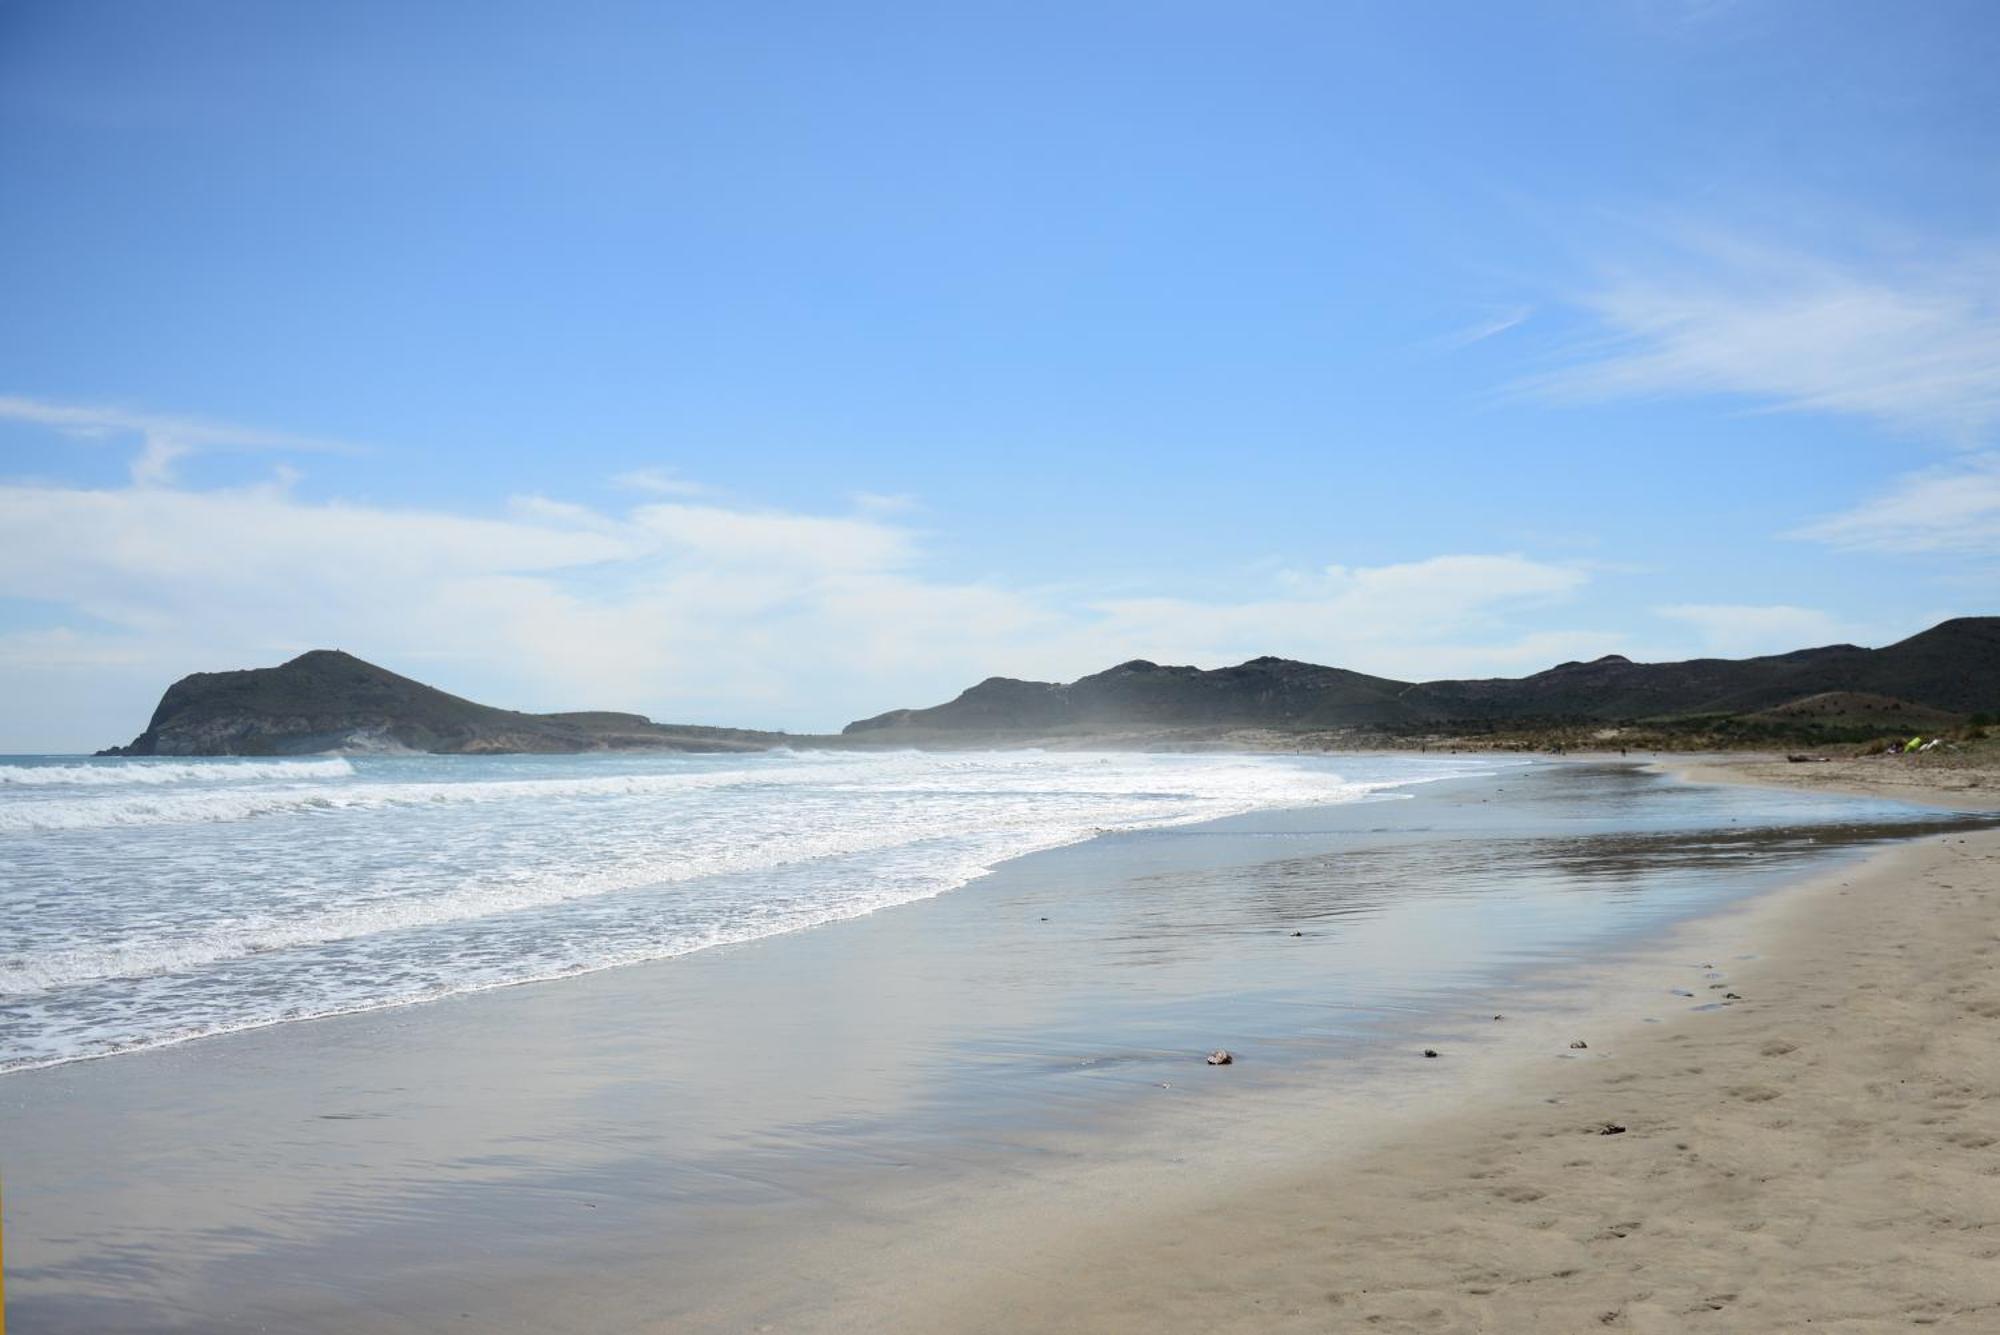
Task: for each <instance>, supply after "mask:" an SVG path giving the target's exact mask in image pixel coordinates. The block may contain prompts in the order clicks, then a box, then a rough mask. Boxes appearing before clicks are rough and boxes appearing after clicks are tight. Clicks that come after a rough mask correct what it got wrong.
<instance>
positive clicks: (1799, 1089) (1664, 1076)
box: [813, 762, 2000, 1332]
mask: <svg viewBox="0 0 2000 1335" xmlns="http://www.w3.org/2000/svg"><path fill="white" fill-rule="evenodd" d="M1750 763H1755V762H1750ZM1676 768H1677V770H1678V769H1679V767H1676ZM1744 768H1745V766H1743V765H1740V764H1739V765H1738V766H1732V767H1731V771H1732V772H1731V773H1730V778H1729V779H1728V780H1726V781H1733V782H1760V781H1761V782H1762V783H1764V784H1767V785H1774V784H1775V783H1776V782H1777V781H1775V780H1773V779H1772V778H1770V777H1762V778H1761V780H1760V778H1758V777H1752V775H1755V774H1756V771H1751V772H1750V773H1749V774H1746V773H1745V772H1744ZM1780 768H1781V769H1782V768H1783V764H1782V762H1780ZM1713 770H1714V766H1713V763H1712V762H1711V763H1710V764H1707V765H1700V766H1689V767H1686V769H1685V770H1680V771H1679V772H1682V773H1685V775H1686V777H1688V778H1690V779H1692V780H1695V781H1702V782H1706V781H1709V780H1710V778H1711V775H1712V774H1713ZM1815 777H1817V776H1815ZM1871 795H1877V796H1895V797H1905V796H1906V793H1905V792H1904V790H1903V789H1902V788H1901V787H1898V788H1897V789H1896V790H1895V791H1894V792H1882V791H1880V790H1876V791H1875V792H1874V793H1872V794H1871ZM1931 801H1932V802H1933V803H1934V804H1937V805H1959V804H1960V803H1959V799H1958V796H1957V794H1956V793H1952V794H1950V795H1945V794H1938V793H1933V794H1932V797H1931ZM1996 894H2000V831H1992V830H1988V831H1976V832H1968V833H1963V834H1952V835H1949V836H1944V837H1935V836H1934V837H1928V838H1921V839H1913V840H1910V841H1906V842H1904V843H1902V844H1899V845H1897V846H1895V847H1892V848H1889V849H1886V850H1882V851H1880V852H1877V853H1875V854H1873V855H1871V856H1869V857H1868V858H1866V859H1865V860H1864V861H1862V862H1860V863H1858V864H1850V865H1848V866H1844V867H1839V868H1835V869H1832V870H1831V871H1828V872H1825V873H1823V874H1819V875H1815V876H1812V877H1809V878H1806V879H1803V880H1801V881H1799V882H1797V883H1795V884H1793V885H1790V886H1787V887H1785V888H1782V889H1779V890H1777V891H1775V892H1773V893H1770V894H1767V895H1764V896H1760V897H1758V898H1757V899H1755V900H1752V901H1750V902H1747V903H1744V904H1740V905H1737V906H1735V907H1733V908H1730V909H1726V910H1724V911H1722V912H1720V913H1716V914H1712V915H1709V916H1707V917H1704V918H1700V919H1696V920H1693V921H1691V922H1689V923H1686V924H1684V925H1683V926H1682V927H1680V928H1679V929H1678V930H1676V931H1674V932H1672V933H1671V934H1670V935H1669V937H1668V939H1667V940H1666V941H1665V942H1663V943H1662V944H1661V945H1660V946H1659V948H1658V949H1657V950H1653V951H1647V952H1642V953H1641V954H1639V955H1637V956H1635V957H1632V958H1630V959H1627V960H1624V961H1620V962H1618V963H1616V964H1614V965H1612V966H1611V967H1610V968H1608V969H1604V970H1599V971H1597V973H1596V976H1595V977H1594V978H1592V979H1591V980H1590V986H1591V988H1592V989H1593V991H1595V992H1597V993H1598V995H1599V997H1600V998H1608V997H1610V996H1616V995H1622V996H1625V997H1627V998H1629V997H1630V996H1632V995H1634V994H1635V993H1636V992H1638V991H1640V990H1642V989H1644V988H1645V987H1646V985H1647V984H1649V983H1650V984H1654V985H1657V983H1658V982H1659V981H1660V979H1661V978H1663V977H1666V976H1671V974H1670V971H1671V970H1672V969H1674V968H1676V967H1682V968H1684V967H1685V966H1686V965H1687V961H1688V960H1689V959H1691V958H1694V957H1696V956H1699V957H1700V958H1699V960H1697V961H1696V962H1697V963H1715V964H1717V965H1718V968H1717V969H1715V970H1703V971H1702V972H1703V973H1704V974H1707V975H1710V976H1714V975H1716V974H1720V975H1721V976H1722V977H1723V978H1724V979H1725V980H1726V988H1727V990H1729V991H1735V992H1740V993H1741V995H1742V997H1743V1000H1742V1001H1741V1002H1740V1003H1739V1004H1737V1005H1734V1006H1731V1007H1729V1008H1728V1009H1726V1010H1724V1009H1717V1010H1708V1011H1703V1012H1691V1011H1688V1010H1681V1011H1679V1012H1677V1013H1672V1014H1664V1013H1663V1015H1662V1016H1660V1017H1657V1018H1659V1019H1660V1021H1661V1022H1660V1023H1658V1024H1648V1023H1645V1021H1644V1020H1643V1019H1642V1020H1639V1021H1637V1022H1635V1020H1634V1017H1633V1016H1632V1015H1631V1014H1630V1013H1626V1014H1624V1015H1621V1016H1619V1017H1617V1019H1616V1021H1615V1022H1614V1023H1610V1024H1608V1025H1593V1026H1592V1030H1593V1032H1592V1034H1591V1037H1590V1040H1589V1041H1590V1048H1589V1049H1588V1051H1590V1052H1591V1054H1592V1058H1591V1059H1590V1060H1572V1061H1564V1060H1560V1059H1556V1060H1545V1061H1542V1062H1537V1063H1532V1064H1530V1065H1522V1066H1519V1067H1518V1068H1517V1069H1516V1070H1515V1071H1514V1072H1513V1074H1512V1076H1511V1077H1510V1078H1507V1079H1502V1080H1500V1081H1497V1082H1495V1083H1492V1084H1489V1085H1488V1086H1486V1087H1484V1088H1481V1089H1479V1090H1478V1091H1477V1092H1476V1094H1475V1095H1474V1096H1473V1097H1472V1098H1471V1099H1469V1100H1468V1101H1467V1103H1466V1105H1465V1106H1464V1107H1463V1108H1462V1109H1460V1110H1456V1111H1451V1112H1447V1113H1444V1114H1442V1115H1437V1116H1433V1117H1429V1118H1425V1119H1423V1120H1422V1121H1420V1122H1418V1123H1416V1124H1415V1125H1414V1126H1413V1127H1412V1128H1411V1129H1410V1130H1409V1131H1408V1132H1406V1133H1404V1134H1403V1135H1401V1136H1399V1137H1396V1138H1392V1139H1391V1140H1389V1141H1388V1142H1386V1143H1383V1144H1379V1145H1374V1146H1370V1147H1362V1148H1359V1149H1356V1150H1354V1151H1352V1152H1346V1153H1343V1152H1341V1150H1340V1149H1339V1147H1337V1146H1326V1145H1322V1146H1320V1147H1319V1150H1318V1155H1317V1161H1316V1162H1315V1161H1314V1159H1313V1156H1301V1161H1300V1162H1298V1163H1293V1164H1288V1165H1286V1166H1285V1167H1284V1168H1282V1169H1281V1170H1279V1171H1277V1172H1274V1173H1269V1174H1263V1175H1258V1176H1255V1177H1247V1178H1245V1179H1243V1180H1241V1181H1231V1182H1226V1183H1223V1184H1211V1186H1210V1187H1208V1188H1207V1189H1204V1190H1198V1191H1195V1192H1192V1193H1189V1192H1187V1191H1174V1192H1171V1193H1167V1194H1165V1195H1164V1196H1163V1199H1162V1200H1161V1202H1160V1203H1159V1205H1160V1206H1165V1207H1166V1208H1159V1207H1158V1206H1155V1207H1141V1208H1139V1209H1137V1210H1128V1211H1125V1212H1123V1213H1121V1214H1119V1215H1117V1216H1115V1217H1113V1218H1111V1219H1108V1220H1107V1221H1105V1222H1103V1223H1100V1224H1089V1225H1084V1226H1079V1227H1073V1228H1071V1229H1068V1230H1062V1231H1059V1232H1058V1234H1057V1236H1055V1237H1054V1238H1049V1237H1047V1236H1046V1235H1045V1236H1043V1237H1039V1238H1038V1237H1034V1236H1032V1235H1028V1234H1025V1233H1024V1234H1022V1235H1021V1236H1017V1237H1016V1238H1014V1239H1013V1241H1014V1243H1015V1244H1016V1246H1017V1250H1016V1251H1015V1253H1014V1255H1013V1257H1012V1259H1011V1261H1010V1264H1009V1265H1008V1266H1007V1268H1006V1271H1005V1272H1004V1273H989V1274H988V1275H986V1276H985V1277H984V1278H983V1279H982V1280H981V1281H980V1282H979V1283H977V1284H975V1285H973V1286H970V1287H969V1288H967V1287H961V1286H957V1285H942V1286H940V1285H933V1286H931V1290H930V1292H929V1293H927V1294H926V1295H924V1296H923V1297H921V1298H919V1299H918V1300H917V1301H916V1302H915V1303H914V1304H913V1305H910V1306H907V1307H906V1310H905V1312H904V1313H903V1314H902V1315H901V1316H899V1317H898V1318H897V1319H895V1320H893V1321H890V1322H886V1323H885V1322H871V1321H869V1320H865V1319H860V1318H859V1317H858V1316H855V1315H853V1314H842V1313H827V1314H826V1316H827V1318H828V1319H827V1320H826V1321H825V1322H824V1323H823V1325H822V1324H821V1323H813V1328H824V1329H830V1330H845V1329H857V1330H858V1329H861V1328H863V1327H864V1326H867V1325H870V1324H875V1325H877V1326H878V1328H886V1329H899V1330H909V1331H917V1330H938V1331H959V1332H983V1331H1001V1330H1030V1331H1032V1330H1049V1331H1054V1330H1061V1329H1102V1330H1125V1329H1134V1330H1136V1329H1146V1330H1187V1331H1196V1330H1202V1331H1230V1330H1243V1331H1252V1330H1254V1331H1290V1330H1326V1329H1335V1330H1345V1329H1350V1328H1352V1329H1360V1328H1364V1327H1365V1328H1367V1329H1374V1330H1388V1331H1436V1330H1452V1331H1458V1330H1466V1331H1470V1330H1478V1331H1483V1332H1488V1331H1490V1332H1514V1331H1519V1332H1538V1331H1554V1330H1584V1329H1612V1330H1639V1331H1659V1332H1666V1331H1681V1330H1687V1329H1691V1328H1694V1329H1705V1330H1728V1331H1744V1332H1762V1331H1777V1330H1794V1329H1806V1328H1810V1329H1814V1330H1821V1329H1831V1330H1843V1331H1866V1330H1878V1329H1881V1330H1886V1329H1907V1328H1908V1327H1909V1326H1911V1325H1912V1324H1915V1325H1920V1326H1925V1327H1934V1328H1938V1329H1962V1330H1970V1329H1990V1328H1991V1325H1992V1324H1993V1323H1994V1322H1995V1321H1996V1320H2000V1315H1996V1314H2000V1260H1996V1258H2000V1161H1996V1160H1995V1159H1994V1157H1993V1154H1994V1151H1993V1147H1994V1146H1995V1145H1996V1144H2000V1114H1996V1113H1995V1112H1994V1111H1993V1110H1992V1109H1993V1108H1994V1107H1995V1106H1996V1105H1995V1104H1994V1103H1993V1102H1992V1100H1993V1099H1994V1098H1995V1097H1996V1096H2000V1060H1997V1059H1996V1057H1995V1055H1994V1051H1993V1038H1994V1034H1995V1030H1996V1027H2000V931H1996V928H1997V927H2000V910H1997V909H1996V905H2000V900H1996V899H1995V895H1996ZM1743 956H1751V957H1753V958H1740V957H1743ZM1683 976H1684V975H1683ZM1607 1018H1609V1017H1607ZM1578 1055H1581V1054H1578ZM1607 1126H1617V1127H1622V1128H1623V1130H1622V1131H1619V1132H1616V1133H1612V1134H1605V1133H1604V1132H1605V1128H1606V1127H1607Z"/></svg>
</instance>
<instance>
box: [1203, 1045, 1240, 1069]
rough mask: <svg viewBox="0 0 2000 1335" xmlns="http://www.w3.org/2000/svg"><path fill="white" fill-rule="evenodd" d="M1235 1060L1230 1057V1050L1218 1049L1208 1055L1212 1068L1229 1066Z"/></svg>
mask: <svg viewBox="0 0 2000 1335" xmlns="http://www.w3.org/2000/svg"><path fill="white" fill-rule="evenodd" d="M1235 1060H1236V1058H1234V1057H1232V1056H1230V1055H1229V1049H1228V1048H1217V1049H1216V1050H1215V1051H1213V1052H1211V1053H1209V1054H1208V1064H1209V1065H1210V1066H1228V1065H1229V1064H1230V1063H1232V1062H1234V1061H1235Z"/></svg>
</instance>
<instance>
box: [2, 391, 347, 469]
mask: <svg viewBox="0 0 2000 1335" xmlns="http://www.w3.org/2000/svg"><path fill="white" fill-rule="evenodd" d="M0 421H12V422H24V423H28V424H30V425H34V426H44V427H50V428H52V429H54V430H56V431H60V432H62V433H63V434H65V435H68V436H73V437H77V438H80V439H86V440H113V441H123V440H128V439H131V438H134V437H136V438H137V439H138V441H139V449H138V451H137V453H135V454H134V455H133V456H132V463H131V473H132V481H133V482H134V483H135V484H138V485H141V486H161V485H164V484H166V483H169V482H171V481H173V473H174V465H175V464H176V463H178V462H179V461H180V460H182V459H184V458H186V457H187V456H189V455H191V454H198V453H202V452H204V451H210V450H222V451H239V450H283V451H286V452H288V453H321V454H351V453H355V452H357V449H358V447H356V446H354V445H350V444H348V443H346V442H344V441H337V440H322V439H315V438H313V437H309V436H300V435H294V434H291V433H288V432H282V431H265V430H261V429H259V428H256V427H246V426H241V425H237V424H234V423H229V422H217V421H213V420H210V419H207V418H200V417H184V416H175V415H172V414H166V413H146V412H134V411H132V410H130V409H127V408H119V407H113V406H107V405H102V404H78V403H54V402H51V401H49V400H46V399H35V398H28V397H25V396H23V395H18V394H5V395H0Z"/></svg>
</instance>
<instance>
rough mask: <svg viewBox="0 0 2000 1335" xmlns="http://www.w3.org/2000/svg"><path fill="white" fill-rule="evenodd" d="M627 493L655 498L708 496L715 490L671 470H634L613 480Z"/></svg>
mask: <svg viewBox="0 0 2000 1335" xmlns="http://www.w3.org/2000/svg"><path fill="white" fill-rule="evenodd" d="M611 480H612V481H613V482H614V483H616V484H617V485H619V486H621V487H623V488H625V490H627V491H644V492H650V493H652V494H653V495H655V496H707V495H710V494H712V492H713V488H711V487H709V486H707V485H706V484H704V483H700V482H693V481H690V480H689V479H687V478H684V477H682V476H681V475H680V474H679V473H677V472H675V471H674V470H673V469H671V468H634V469H632V470H631V471H630V472H625V473H620V474H618V475H617V476H616V477H614V478H612V479H611Z"/></svg>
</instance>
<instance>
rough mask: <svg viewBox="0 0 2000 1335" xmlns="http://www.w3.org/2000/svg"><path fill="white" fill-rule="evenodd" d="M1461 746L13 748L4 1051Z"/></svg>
mask: <svg viewBox="0 0 2000 1335" xmlns="http://www.w3.org/2000/svg"><path fill="white" fill-rule="evenodd" d="M1472 768H1473V763H1472V762H1470V761H1458V760H1451V759H1446V758H1438V757H1431V758H1416V757H1400V758H1382V759H1376V758H1367V757H1360V756H1346V757H1341V758H1339V760H1338V761H1337V762H1336V761H1331V760H1325V759H1312V758H1304V757H1288V758H1245V757H1235V756H1180V755H1130V754H1127V755H1094V754H1074V753H1072V754H1060V755H1058V754H1042V753H1035V752H1012V753H1004V754H950V755H937V754H918V753H914V752H892V753H872V754H843V753H815V752H804V753H797V754H794V753H789V752H774V753H769V754H758V755H749V756H741V755H739V756H699V757H697V756H618V757H612V756H593V757H588V758H571V757H545V756H537V757H531V756H513V757H491V758H475V757H396V758H387V757H352V758H316V759H298V760H173V761H149V760H102V761H92V762H86V763H80V762H77V761H74V760H60V761H58V760H46V761H44V760H34V759H14V760H9V761H4V762H0V870H4V873H5V875H4V878H0V923H4V927H0V1069H5V1068H20V1067H25V1066H34V1065H42V1064H47V1063H51V1062H59V1061H65V1060H71V1059H75V1058H80V1057H91V1056H101V1055H105V1054H109V1053H114V1052H119V1051H123V1050H129V1049H132V1048H139V1047H148V1046H154V1045H158V1044H161V1043H170V1042H175V1041H178V1040H182V1039H188V1038H195V1037H200V1036H204V1035H209V1034H216V1033H222V1032H226V1031H229V1030H234V1029H243V1028H250V1027H255V1026H259V1025H266V1024H274V1023H279V1022H283V1021H287V1020H296V1019H306V1018H310V1017H313V1016H319V1015H328V1014H334V1013H338V1012H343V1011H353V1010H360V1009H367V1008H372V1007H380V1006H389V1005H396V1004H399V1003H407V1002H414V1001H421V1000H425V999H429V998H435V997H440V996H446V995H450V994H452V993H456V992H465V991H471V990H476V989H480V988H488V987H495V986H501V985H505V984H509V983H520V982H527V981H530V980H535V979H544V978H552V977H558V976H561V975H565V974H573V973H580V972H586V971H589V970H593V969H601V968H606V967H610V966H613V965H618V964H627V963H633V962H637V961H641V960H649V959H658V958H662V957H666V956H672V955H678V954H683V953H686V952H688V951H694V950H700V949H702V948H704V947H708V946H715V945H720V944H725V943H730V942H740V941H746V940H752V939H755V938H758V937H763V936H768V935H771V934H773V933H778V932H786V931H793V930H798V929H801V928H808V927H812V926H814V925H816V924H820V923H826V922H831V921H835V920H838V919H843V918H850V917H854V916H857V915H859V914H864V913H868V912H871V911H873V910H876V909H881V908H885V907H888V906H891V905H896V904H903V903H908V902H910V901H912V900H917V899H923V898H926V897H928V896H932V895H936V894H939V893H942V892H944V891H947V890H952V889H955V888H957V887H959V886H963V885H965V884H966V883H967V882H968V881H971V880H972V879H973V878H975V877H977V876H979V875H980V874H981V873H982V872H984V871H985V870H987V869H988V868H990V867H992V866H993V865H994V864H995V863H997V862H999V861H1001V860H1003V859H1006V858H1010V857H1014V856H1018V855H1020V854H1023V853H1027V852H1030V851H1033V850H1036V849H1041V848H1048V847H1052V846H1055V845H1059V844H1063V843H1068V842H1072V841H1075V840H1077V839H1080V838H1084V837H1087V836H1089V835H1090V834H1091V833H1093V832H1094V831H1098V830H1102V829H1109V828H1126V829H1129V828H1137V827H1144V826H1157V825H1166V824H1177V823H1185V822H1190V821H1199V820H1207V819H1211V818H1214V817H1219V816H1225V815H1232V814H1236V813H1241V812H1247V811H1253V810H1257V809H1260V808H1273V807H1285V806H1306V805H1316V804H1325V803H1341V802H1349V801H1355V800H1360V799H1364V798H1367V797H1369V796H1371V795H1376V794H1380V793H1382V792H1384V791H1385V790H1386V789H1388V788H1391V787H1393V786H1394V785H1398V784H1407V783H1411V782H1419V781H1423V780H1426V779H1432V778H1439V777H1448V776H1450V775H1453V774H1459V773H1465V772H1468V771H1469V770H1471V769H1472Z"/></svg>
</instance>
